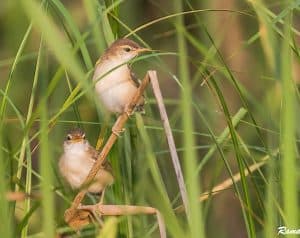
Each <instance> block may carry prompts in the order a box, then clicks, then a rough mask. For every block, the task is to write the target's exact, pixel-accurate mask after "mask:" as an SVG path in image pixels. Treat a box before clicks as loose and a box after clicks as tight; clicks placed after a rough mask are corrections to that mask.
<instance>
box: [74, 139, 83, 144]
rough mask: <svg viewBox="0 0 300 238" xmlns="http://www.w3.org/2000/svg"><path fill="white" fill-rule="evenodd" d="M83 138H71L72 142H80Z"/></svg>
mask: <svg viewBox="0 0 300 238" xmlns="http://www.w3.org/2000/svg"><path fill="white" fill-rule="evenodd" d="M82 141H83V139H82V138H74V139H72V140H71V143H79V142H82Z"/></svg>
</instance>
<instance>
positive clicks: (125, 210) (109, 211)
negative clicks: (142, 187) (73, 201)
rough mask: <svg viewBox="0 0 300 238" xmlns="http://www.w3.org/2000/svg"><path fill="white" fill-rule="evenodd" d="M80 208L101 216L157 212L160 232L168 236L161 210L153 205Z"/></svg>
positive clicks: (97, 205) (87, 206)
mask: <svg viewBox="0 0 300 238" xmlns="http://www.w3.org/2000/svg"><path fill="white" fill-rule="evenodd" d="M79 209H81V210H86V211H89V212H91V213H93V214H95V213H96V214H100V215H101V216H122V215H137V214H148V215H151V214H153V215H154V214H155V215H156V217H157V221H158V226H159V232H160V237H161V238H166V237H167V236H166V227H165V223H164V220H163V218H162V216H161V214H160V212H159V211H158V210H157V209H155V208H153V207H144V206H131V205H104V204H99V203H98V204H95V205H82V206H79Z"/></svg>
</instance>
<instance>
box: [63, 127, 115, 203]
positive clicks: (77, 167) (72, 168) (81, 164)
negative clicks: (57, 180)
mask: <svg viewBox="0 0 300 238" xmlns="http://www.w3.org/2000/svg"><path fill="white" fill-rule="evenodd" d="M97 157H98V151H97V150H95V149H94V148H93V147H92V146H91V145H90V144H89V142H88V141H87V140H86V138H85V133H84V132H83V131H82V130H80V129H74V130H72V131H70V132H69V133H68V135H67V138H66V140H65V141H64V153H63V155H62V156H61V157H60V160H59V170H60V173H61V174H62V175H63V177H64V178H65V179H66V181H67V182H68V183H69V184H70V185H71V187H72V188H73V189H79V188H81V186H82V183H83V182H84V180H85V179H86V177H87V175H88V173H89V171H90V170H91V168H92V166H93V165H94V163H95V161H96V159H97ZM113 182H114V177H113V174H112V168H111V165H110V163H109V162H108V161H106V162H105V164H104V165H103V168H101V169H100V170H99V171H98V173H97V174H96V176H95V178H94V181H93V182H92V183H91V184H90V185H89V186H88V188H87V191H88V192H90V193H101V201H100V202H102V199H103V196H104V192H105V188H106V187H107V186H109V185H111V184H112V183H113ZM83 189H84V188H83Z"/></svg>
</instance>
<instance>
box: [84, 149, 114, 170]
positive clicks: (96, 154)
mask: <svg viewBox="0 0 300 238" xmlns="http://www.w3.org/2000/svg"><path fill="white" fill-rule="evenodd" d="M89 153H90V154H91V155H92V156H91V157H92V159H93V160H94V161H96V160H97V159H98V157H99V154H100V153H99V151H97V150H95V149H94V148H93V147H92V146H90V147H89ZM102 168H103V169H105V170H106V171H108V172H109V173H111V174H113V170H112V167H111V164H110V162H109V161H108V160H106V159H105V160H104V162H103V164H102Z"/></svg>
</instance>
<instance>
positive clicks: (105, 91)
mask: <svg viewBox="0 0 300 238" xmlns="http://www.w3.org/2000/svg"><path fill="white" fill-rule="evenodd" d="M146 51H150V50H149V49H147V48H143V47H141V46H139V45H138V44H137V43H135V42H134V41H132V40H129V39H125V38H123V39H119V40H117V41H115V42H114V43H112V44H111V46H110V47H109V48H108V49H107V50H106V51H105V53H104V54H103V55H102V56H101V58H100V59H99V60H98V61H97V63H96V66H95V72H94V76H93V80H94V81H96V93H97V95H98V97H99V99H100V101H101V103H102V105H103V106H104V108H105V109H106V110H107V111H109V112H110V113H123V112H126V109H127V106H128V104H129V103H130V102H131V100H132V98H133V96H134V94H135V93H136V91H137V88H138V86H139V81H138V80H137V79H136V78H135V76H134V75H133V73H132V71H131V69H130V67H129V63H128V62H129V61H130V60H131V59H133V58H134V57H136V56H138V55H139V54H141V53H142V52H146ZM143 105H144V98H141V100H140V102H139V103H138V105H136V110H137V111H143ZM128 116H129V115H128Z"/></svg>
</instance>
